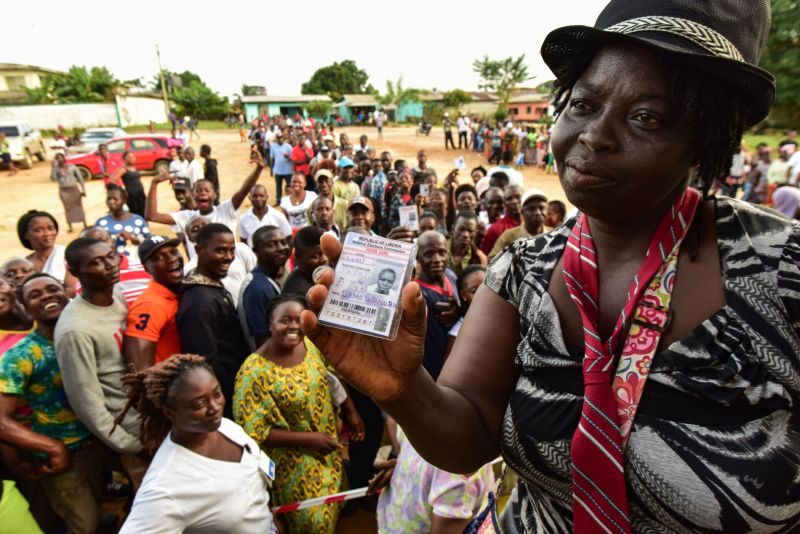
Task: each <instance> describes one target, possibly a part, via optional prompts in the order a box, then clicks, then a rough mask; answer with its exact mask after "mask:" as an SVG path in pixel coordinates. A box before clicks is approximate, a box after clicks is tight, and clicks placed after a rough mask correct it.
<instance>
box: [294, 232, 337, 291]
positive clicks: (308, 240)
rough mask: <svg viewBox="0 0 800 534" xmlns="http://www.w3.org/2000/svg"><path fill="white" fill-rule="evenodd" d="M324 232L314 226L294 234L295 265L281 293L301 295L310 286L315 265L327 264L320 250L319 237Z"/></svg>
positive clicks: (312, 283) (326, 259) (312, 281)
mask: <svg viewBox="0 0 800 534" xmlns="http://www.w3.org/2000/svg"><path fill="white" fill-rule="evenodd" d="M324 233H325V232H323V231H322V229H320V228H317V227H316V226H307V227H305V228H301V229H300V230H299V231H298V232H297V234H295V236H294V257H295V262H296V266H295V268H294V271H292V274H290V275H289V277H288V278H287V279H286V282H285V283H284V284H283V293H284V294H287V295H296V296H298V297H303V296H304V295H305V294H306V292H308V290H309V289H311V286H313V285H314V279H313V278H312V276H313V274H314V271H315V270H316V269H317V267H322V266H323V265H327V263H328V258H326V257H325V254H324V253H323V252H322V247H321V246H320V244H319V239H320V237H322V235H323V234H324Z"/></svg>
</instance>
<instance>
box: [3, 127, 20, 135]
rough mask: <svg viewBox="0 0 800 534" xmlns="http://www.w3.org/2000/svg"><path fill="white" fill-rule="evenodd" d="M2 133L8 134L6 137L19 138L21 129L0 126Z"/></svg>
mask: <svg viewBox="0 0 800 534" xmlns="http://www.w3.org/2000/svg"><path fill="white" fill-rule="evenodd" d="M0 133H2V134H6V137H19V128H17V127H16V126H0Z"/></svg>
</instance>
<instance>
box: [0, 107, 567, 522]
mask: <svg viewBox="0 0 800 534" xmlns="http://www.w3.org/2000/svg"><path fill="white" fill-rule="evenodd" d="M248 139H249V140H250V160H251V164H252V166H253V169H252V172H251V173H250V174H249V175H248V176H247V177H246V178H245V179H244V180H243V181H242V182H241V184H240V186H239V187H238V188H237V189H236V190H235V192H234V193H233V195H231V196H230V197H229V198H220V194H219V191H220V188H219V176H218V171H217V165H216V160H214V159H213V158H211V157H210V154H211V147H210V146H208V145H203V146H202V147H201V148H200V156H201V157H202V158H203V161H204V164H203V163H200V162H199V161H198V159H196V158H195V152H194V149H193V148H192V147H190V146H186V147H184V146H183V144H182V143H181V144H176V145H175V146H173V147H172V148H171V158H172V160H171V163H170V165H169V168H168V169H161V170H160V171H159V173H158V174H157V175H156V176H155V177H154V178H153V179H152V180H151V182H150V185H149V190H147V191H145V188H144V186H143V185H142V183H141V179H140V176H139V174H138V172H137V171H136V170H135V168H134V166H133V160H132V158H133V155H132V154H126V155H125V157H124V158H123V160H122V162H121V164H120V165H119V166H118V167H116V168H113V166H112V165H108V166H106V167H104V168H109V167H110V168H109V170H108V172H107V173H106V174H104V182H105V195H106V206H107V207H108V213H107V214H106V215H104V216H102V217H100V218H99V219H98V220H97V221H95V222H94V224H91V225H87V223H86V217H85V214H84V212H83V209H82V205H81V204H80V199H81V198H82V197H83V196H85V191H86V188H85V184H84V183H83V180H82V178H81V176H80V173H78V172H76V170H75V169H74V167H73V166H71V165H67V164H66V163H65V161H64V158H63V157H62V158H57V159H56V161H55V162H54V164H53V170H52V179H53V180H54V181H57V182H58V184H59V191H60V194H61V198H62V201H63V203H64V206H65V214H66V218H67V223H68V231H72V224H74V223H79V224H82V226H83V228H82V230H81V231H80V232H79V234H78V235H77V236H76V238H75V239H74V240H73V241H72V242H71V243H69V245H67V246H66V247H65V246H62V245H59V244H57V243H56V238H57V236H58V232H59V223H58V221H57V220H56V219H55V218H54V217H53V216H52V215H51V214H50V213H47V212H44V211H38V210H31V211H29V212H27V213H25V214H23V215H22V216H21V217H20V218H19V221H18V225H17V233H18V236H19V239H20V243H21V244H22V245H23V246H24V247H26V248H28V249H30V250H31V251H32V252H31V254H30V255H28V256H27V257H19V258H11V259H9V260H8V261H6V262H5V263H4V264H3V265H2V274H3V282H2V286H0V289H2V293H0V297H2V301H3V304H4V306H3V307H2V308H0V312H2V314H0V320H2V322H3V331H2V333H3V338H2V341H3V344H2V346H1V347H0V348H2V350H3V355H2V358H0V399H1V400H2V413H0V427H2V429H3V430H4V432H2V433H1V434H0V435H2V438H0V443H1V444H2V450H3V458H4V461H3V464H4V466H5V467H6V469H7V471H8V474H7V475H6V476H10V477H11V478H13V479H16V480H17V481H18V486H19V489H20V491H21V492H22V494H23V495H25V496H26V497H27V498H28V500H29V501H30V503H31V512H32V514H33V518H34V519H35V521H37V522H38V523H39V525H40V526H41V528H42V530H45V531H48V530H49V529H51V528H52V525H54V524H56V523H63V524H64V525H65V526H66V528H67V530H68V531H69V532H93V531H94V529H95V528H97V526H98V524H99V523H100V522H101V521H102V519H103V515H102V513H101V508H100V504H101V499H102V496H103V494H104V492H108V491H109V489H108V488H109V480H110V477H109V473H116V477H117V478H119V473H123V474H124V476H125V477H126V478H127V480H128V481H129V485H130V491H131V492H132V495H133V494H135V499H133V501H132V508H131V512H130V515H129V516H128V518H127V520H126V521H125V524H124V526H123V531H125V532H144V531H151V530H153V531H155V530H156V527H158V528H161V529H166V530H162V531H176V532H177V531H181V530H184V529H189V528H191V527H193V526H197V525H201V524H203V525H206V526H207V525H213V526H214V529H216V530H229V531H241V532H250V531H259V532H267V531H269V530H268V529H269V528H273V527H272V526H267V525H274V528H280V530H282V531H283V532H314V533H319V532H333V531H334V530H335V528H336V524H337V518H338V516H339V514H340V513H341V509H342V507H341V505H339V504H329V505H325V506H318V507H313V508H309V509H307V510H302V511H298V512H292V513H288V514H285V515H281V516H279V517H277V518H272V516H271V515H270V513H269V508H270V506H276V505H281V504H289V503H293V502H297V501H302V500H304V499H308V498H313V497H319V496H323V495H330V494H335V493H337V492H339V491H342V490H345V489H347V488H362V487H367V486H368V485H369V484H370V481H372V482H373V485H372V487H371V489H370V492H371V493H372V492H374V491H377V489H379V488H380V487H383V486H385V485H389V486H390V487H391V488H393V489H390V490H387V491H385V492H384V493H383V495H382V496H381V497H380V503H378V502H377V500H378V497H377V496H376V495H375V494H373V496H372V497H371V498H369V499H364V500H363V502H362V503H361V504H362V505H364V506H367V507H368V508H370V509H372V510H375V509H377V510H378V520H379V523H380V524H381V525H382V526H381V532H407V531H408V528H410V527H409V525H410V524H416V525H418V526H419V528H421V529H422V530H425V529H429V528H430V525H431V524H433V523H436V522H442V521H443V522H445V523H448V524H451V526H452V524H458V525H461V526H462V527H463V525H465V524H466V522H467V521H468V520H469V519H470V518H472V516H473V515H474V514H475V513H476V512H477V511H478V509H479V507H480V504H481V503H482V502H483V501H484V500H485V498H486V495H487V493H488V491H489V490H490V489H491V487H492V482H491V481H492V477H493V472H492V470H491V468H490V467H489V466H485V467H484V468H482V469H480V470H478V471H476V472H475V473H474V474H473V475H471V476H467V477H464V476H461V475H453V474H450V473H447V472H445V471H442V470H439V469H437V468H435V467H433V466H432V465H430V464H427V463H426V462H425V461H424V460H423V459H422V458H421V457H420V456H419V455H418V454H417V453H416V452H414V450H413V447H412V446H411V445H410V443H409V442H408V441H407V440H406V439H405V438H404V437H403V433H402V429H399V428H398V427H397V425H396V424H394V422H393V421H391V419H389V420H386V418H385V417H384V414H383V413H382V411H381V409H380V408H379V407H378V406H377V405H376V404H375V403H374V402H373V401H372V400H371V399H370V398H369V397H368V396H366V395H364V394H363V393H360V392H359V391H358V390H356V389H355V388H352V387H351V386H350V385H349V384H348V383H347V382H346V381H344V380H342V379H341V377H339V376H337V374H336V373H335V372H333V371H332V369H331V368H330V367H329V366H328V365H327V363H326V359H325V356H326V355H323V354H322V353H321V352H320V350H319V349H318V348H317V347H315V346H314V344H313V343H312V342H311V341H309V339H308V338H306V337H305V336H304V335H303V333H302V332H301V330H300V327H299V321H300V314H301V312H302V311H303V310H305V309H307V307H308V304H307V302H306V300H305V298H306V295H307V293H308V290H309V289H311V288H312V286H313V285H314V273H315V271H316V270H317V269H318V268H319V267H323V266H326V265H329V264H330V260H329V258H327V257H326V255H325V252H324V250H323V245H322V242H323V241H324V239H323V236H325V235H327V236H331V237H332V238H335V239H336V240H343V239H344V237H345V235H346V234H347V233H348V232H360V233H366V234H371V235H381V236H386V237H388V238H391V239H398V240H403V241H414V242H416V244H417V267H416V272H415V280H417V282H418V283H419V284H420V286H421V287H422V288H423V294H424V297H425V300H426V302H427V305H428V307H429V318H428V336H427V339H426V344H425V368H426V369H427V370H428V372H429V373H430V374H431V376H433V377H434V378H435V377H437V376H438V374H439V373H440V372H441V369H442V367H443V366H444V363H445V361H446V359H447V356H448V354H449V351H450V350H451V348H452V346H453V341H454V339H455V338H456V336H457V334H458V332H459V328H460V325H461V323H462V321H463V316H464V314H465V312H466V310H467V309H468V307H469V304H470V302H471V301H472V298H473V296H474V294H475V291H476V290H477V288H478V286H480V285H481V283H482V282H483V278H484V276H485V273H486V267H487V265H488V261H489V259H490V258H491V257H493V256H494V255H496V254H498V253H499V251H501V250H502V247H504V246H505V245H506V244H510V243H512V242H513V241H514V240H516V239H518V238H522V237H526V236H532V235H538V234H540V233H543V232H545V231H547V230H549V229H552V228H554V227H557V226H559V225H561V224H562V223H563V221H564V218H565V211H566V210H565V206H564V204H563V203H562V202H560V201H551V202H548V199H547V198H546V196H545V195H544V194H543V193H542V192H541V191H539V190H536V189H528V190H525V189H524V187H523V180H522V175H521V174H520V173H519V171H518V170H516V169H514V168H513V166H512V160H513V155H512V154H511V153H510V152H509V153H506V154H504V155H503V157H502V162H503V163H502V164H500V165H498V166H496V167H491V168H489V169H486V168H484V167H482V166H479V167H476V168H474V169H472V171H471V172H470V173H469V174H468V175H467V174H466V172H465V173H464V175H463V176H461V173H460V172H459V171H458V170H457V169H453V170H451V171H449V172H448V173H447V174H446V175H445V176H443V178H441V179H440V177H439V174H438V173H437V171H436V170H435V169H433V168H432V167H431V166H430V165H429V163H428V160H427V153H426V151H425V150H420V151H418V152H417V154H416V160H415V161H413V162H409V163H407V162H406V161H405V160H403V159H395V158H393V156H392V154H391V153H390V152H388V151H386V150H376V149H374V148H372V147H371V146H370V144H369V139H368V137H367V136H366V135H362V136H360V138H359V139H358V141H357V143H354V144H351V142H350V140H349V138H348V136H347V134H346V133H342V134H340V135H339V136H338V138H334V136H333V134H332V131H331V130H329V129H328V127H327V126H326V125H324V124H318V123H317V124H311V123H304V122H303V121H292V120H291V119H289V118H287V117H274V118H271V120H269V121H268V122H266V123H265V122H256V123H255V124H254V125H253V127H252V128H251V131H250V132H249V133H248ZM103 154H104V151H103V147H101V148H100V150H99V155H98V157H102V155H103ZM106 156H107V154H106ZM267 169H269V172H270V174H271V175H272V176H273V177H274V178H273V179H274V189H273V187H271V186H270V184H269V183H268V180H269V179H268V178H264V175H265V171H266V170H267ZM134 174H135V175H134ZM160 187H171V188H172V191H173V193H174V198H175V201H174V202H175V205H176V207H175V208H172V209H171V210H165V209H162V208H160V206H159V200H158V194H157V192H158V189H159V188H160ZM270 191H274V193H275V195H276V196H275V197H274V200H272V199H271V198H270ZM246 199H248V200H249V204H250V207H249V208H248V209H247V210H243V209H242V207H243V205H244V204H245V200H246ZM402 206H415V207H416V213H417V218H416V221H417V226H416V227H414V228H410V227H408V226H403V225H401V224H400V223H399V217H398V210H399V208H400V207H402ZM151 223H162V224H166V225H169V226H170V227H171V229H172V231H173V232H174V236H172V235H170V236H165V235H157V234H154V233H152V232H151V230H150V227H149V225H150V224H151ZM389 275H391V279H390V280H389V279H388V277H389ZM386 276H387V280H378V281H377V282H376V283H379V284H384V285H387V286H388V287H391V286H392V284H394V283H395V279H394V277H395V276H396V275H395V273H393V272H388V273H387V275H386ZM394 294H395V295H396V294H397V292H396V291H395V293H394ZM387 430H388V431H389V437H390V442H391V444H392V445H393V454H392V455H391V456H390V457H384V458H382V459H380V461H379V462H378V463H377V464H376V463H375V461H376V454H377V453H378V450H379V448H380V446H381V442H382V439H383V438H384V435H385V433H386V432H387ZM221 437H224V439H220V438H221ZM243 451H244V452H243ZM260 451H263V452H260ZM220 460H222V462H221V461H220ZM224 461H227V462H229V464H230V465H227V464H225V463H223V462H224ZM268 461H272V462H274V466H275V467H274V473H273V474H272V476H271V477H265V476H264V475H263V474H262V473H261V472H260V471H259V469H261V470H263V468H264V465H265V462H268ZM231 462H233V463H231ZM237 464H238V465H237ZM395 464H396V469H395ZM423 466H424V468H423ZM419 469H424V471H425V473H426V475H425V476H424V477H423V480H422V481H420V480H419V477H418V475H417V472H418V470H419ZM392 471H396V472H395V474H394V475H391V472H392ZM145 473H147V474H145ZM32 475H35V477H36V479H35V480H30V477H31V476H32ZM377 475H380V476H379V477H377ZM223 478H224V479H225V483H224V484H221V483H220V481H221V479H223ZM377 478H380V481H378V480H377ZM115 480H116V479H115ZM66 487H69V488H72V489H70V491H64V489H63V488H66ZM267 487H268V488H269V490H268V491H269V496H270V497H269V499H267V497H266V496H265V495H266V492H267V490H266V488H267ZM255 488H260V489H259V491H255ZM243 492H244V493H245V494H246V498H244V497H243ZM408 492H412V493H413V494H414V495H415V499H416V502H415V503H413V505H412V504H410V503H408V502H405V498H406V496H407V494H408ZM12 493H13V491H12V490H11V489H9V491H8V492H6V495H7V496H8V495H11V494H12ZM41 495H45V496H46V499H43V498H42V497H41ZM200 495H202V498H200V497H199V496H200ZM184 501H186V502H184ZM267 501H268V502H269V506H268V505H267ZM401 501H403V502H401ZM354 505H355V506H358V505H359V502H358V501H355V502H354V504H351V505H350V508H352V507H353V506H354ZM404 507H405V508H409V507H410V508H409V510H408V511H409V513H412V511H413V518H414V519H413V521H412V520H411V516H409V517H408V518H406V519H404V520H403V521H397V520H395V519H394V518H398V517H400V516H399V515H398V514H399V513H400V511H401V510H402V509H404ZM412 509H413V510H412ZM156 511H158V512H156ZM351 511H352V510H345V513H348V512H351ZM403 514H404V513H403ZM403 514H400V515H403ZM165 517H167V519H165ZM167 525H168V526H167ZM423 525H427V527H425V526H423ZM412 530H413V529H412Z"/></svg>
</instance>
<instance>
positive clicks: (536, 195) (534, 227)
mask: <svg viewBox="0 0 800 534" xmlns="http://www.w3.org/2000/svg"><path fill="white" fill-rule="evenodd" d="M521 204H522V224H520V225H519V226H516V227H514V228H511V229H509V230H506V231H505V232H503V233H502V234H500V237H499V238H498V239H497V241H495V243H494V247H492V251H491V252H490V253H489V259H492V258H494V257H495V256H497V255H498V254H500V253H501V252H503V250H504V249H505V248H506V247H507V246H508V245H510V244H511V243H514V242H515V241H517V240H518V239H523V238H526V237H531V236H535V235H539V234H541V233H543V232H546V231H547V229H546V228H545V226H544V222H545V219H546V218H547V197H546V196H545V194H544V193H543V192H542V191H540V190H538V189H530V190H528V191H525V193H524V194H523V195H522V202H521Z"/></svg>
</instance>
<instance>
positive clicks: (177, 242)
mask: <svg viewBox="0 0 800 534" xmlns="http://www.w3.org/2000/svg"><path fill="white" fill-rule="evenodd" d="M180 245H181V240H180V239H178V238H173V239H167V240H166V241H163V242H161V243H159V244H158V245H156V246H154V247H153V248H151V249H150V252H148V253H147V255H146V256H142V255H141V254H139V261H140V262H142V263H144V262H146V261H147V259H148V258H150V256H152V255H153V254H154V253H155V252H156V251H157V250H158V249H160V248H164V247H168V246H173V247H179V246H180Z"/></svg>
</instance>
